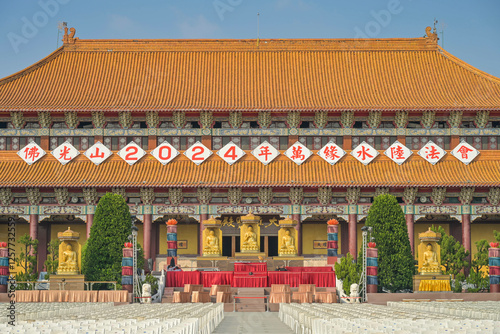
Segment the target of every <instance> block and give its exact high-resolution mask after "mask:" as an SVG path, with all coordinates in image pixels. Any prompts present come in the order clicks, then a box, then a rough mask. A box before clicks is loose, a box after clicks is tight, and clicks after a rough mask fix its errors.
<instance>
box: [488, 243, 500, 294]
mask: <svg viewBox="0 0 500 334" xmlns="http://www.w3.org/2000/svg"><path fill="white" fill-rule="evenodd" d="M498 245H499V243H498V242H491V243H490V246H491V247H490V249H488V256H489V263H488V264H489V267H490V292H494V293H498V292H500V248H498Z"/></svg>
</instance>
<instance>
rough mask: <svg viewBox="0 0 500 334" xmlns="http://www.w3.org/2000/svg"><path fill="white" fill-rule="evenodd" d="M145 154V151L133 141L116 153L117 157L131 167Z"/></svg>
mask: <svg viewBox="0 0 500 334" xmlns="http://www.w3.org/2000/svg"><path fill="white" fill-rule="evenodd" d="M145 154H146V151H144V150H143V149H142V147H140V146H139V145H137V144H136V143H135V142H133V141H131V142H130V143H129V144H128V145H127V146H125V147H124V148H122V149H121V150H120V151H119V152H118V156H119V157H120V158H122V159H123V160H125V162H126V163H128V164H129V165H131V166H132V165H133V164H135V163H136V162H137V161H139V160H140V159H141V158H142V157H143V156H144V155H145Z"/></svg>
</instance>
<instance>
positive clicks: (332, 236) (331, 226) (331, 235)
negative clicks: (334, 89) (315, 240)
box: [327, 219, 339, 264]
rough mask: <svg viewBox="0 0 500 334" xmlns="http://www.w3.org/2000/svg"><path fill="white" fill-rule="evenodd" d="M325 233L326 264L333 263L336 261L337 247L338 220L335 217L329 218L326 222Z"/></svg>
mask: <svg viewBox="0 0 500 334" xmlns="http://www.w3.org/2000/svg"><path fill="white" fill-rule="evenodd" d="M327 224H328V227H327V233H328V241H327V249H328V250H327V252H328V264H334V263H336V262H337V256H338V249H339V245H338V243H339V222H338V220H337V219H330V220H329V221H328V222H327Z"/></svg>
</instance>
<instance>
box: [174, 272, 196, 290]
mask: <svg viewBox="0 0 500 334" xmlns="http://www.w3.org/2000/svg"><path fill="white" fill-rule="evenodd" d="M166 283H167V284H166V286H168V287H173V288H182V287H184V284H201V273H200V272H199V271H167V282H166Z"/></svg>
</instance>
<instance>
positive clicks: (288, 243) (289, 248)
mask: <svg viewBox="0 0 500 334" xmlns="http://www.w3.org/2000/svg"><path fill="white" fill-rule="evenodd" d="M280 254H295V245H294V240H293V238H292V237H291V235H290V230H288V229H287V230H286V231H285V235H284V236H283V238H282V243H281V247H280Z"/></svg>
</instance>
